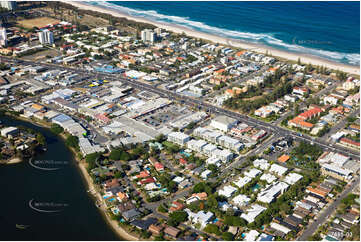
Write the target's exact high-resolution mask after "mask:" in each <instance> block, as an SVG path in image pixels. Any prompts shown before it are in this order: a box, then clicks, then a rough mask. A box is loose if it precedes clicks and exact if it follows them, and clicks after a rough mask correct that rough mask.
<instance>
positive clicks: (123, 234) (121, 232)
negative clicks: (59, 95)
mask: <svg viewBox="0 0 361 242" xmlns="http://www.w3.org/2000/svg"><path fill="white" fill-rule="evenodd" d="M6 115H7V116H9V117H11V118H14V119H19V120H21V121H24V122H29V123H32V124H36V125H38V126H40V127H42V128H48V129H49V128H50V125H46V124H45V123H41V122H37V121H35V120H32V119H28V118H25V117H21V116H15V115H11V114H6ZM54 135H55V136H58V137H59V138H61V139H62V140H63V141H64V142H65V139H66V138H65V134H64V133H62V134H59V135H56V134H54ZM64 145H65V144H64ZM67 148H68V149H69V150H70V152H71V153H72V155H73V159H74V161H75V166H76V168H77V170H78V171H79V173H80V175H81V177H82V180H83V182H84V185H85V186H86V187H87V189H88V190H94V191H96V190H95V186H94V183H93V181H92V179H91V177H90V175H89V173H88V171H87V170H86V168H85V166H84V161H82V160H79V158H78V157H77V155H76V152H75V151H74V149H72V148H70V147H67ZM17 163H18V162H17ZM8 164H9V163H8ZM89 197H90V198H91V199H92V200H94V199H95V200H100V201H102V197H101V195H100V193H99V192H96V194H92V195H90V194H89ZM98 210H99V211H100V213H101V215H102V217H103V219H104V220H105V222H106V223H107V224H108V225H110V227H111V229H112V230H113V231H114V233H115V234H117V235H118V237H119V239H122V240H127V241H138V240H139V239H138V238H137V237H134V236H133V235H131V234H130V233H128V232H127V231H126V230H125V229H123V228H122V227H121V226H118V223H117V221H115V220H112V219H111V218H110V217H109V215H108V214H107V211H106V209H105V208H104V204H103V203H102V204H101V206H100V207H98Z"/></svg>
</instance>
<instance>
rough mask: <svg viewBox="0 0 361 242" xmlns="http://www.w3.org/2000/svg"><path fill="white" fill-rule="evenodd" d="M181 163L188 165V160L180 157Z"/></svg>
mask: <svg viewBox="0 0 361 242" xmlns="http://www.w3.org/2000/svg"><path fill="white" fill-rule="evenodd" d="M179 163H180V164H182V165H187V161H186V160H185V159H183V158H180V159H179Z"/></svg>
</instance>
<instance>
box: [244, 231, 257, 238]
mask: <svg viewBox="0 0 361 242" xmlns="http://www.w3.org/2000/svg"><path fill="white" fill-rule="evenodd" d="M258 235H259V233H258V232H257V230H251V231H249V232H248V233H246V236H245V237H244V241H256V239H257V237H258Z"/></svg>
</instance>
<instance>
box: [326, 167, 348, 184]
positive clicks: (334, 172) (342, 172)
mask: <svg viewBox="0 0 361 242" xmlns="http://www.w3.org/2000/svg"><path fill="white" fill-rule="evenodd" d="M321 173H322V174H323V175H326V176H331V177H334V178H336V179H339V180H343V181H349V180H351V179H352V171H351V170H348V169H343V168H341V167H339V166H336V165H334V164H323V165H321Z"/></svg>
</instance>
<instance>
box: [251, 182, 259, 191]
mask: <svg viewBox="0 0 361 242" xmlns="http://www.w3.org/2000/svg"><path fill="white" fill-rule="evenodd" d="M260 187H261V186H260V185H259V184H258V183H257V184H256V185H254V186H253V187H252V188H251V189H252V191H253V192H254V191H256V190H258V188H260Z"/></svg>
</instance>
